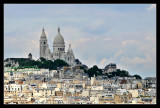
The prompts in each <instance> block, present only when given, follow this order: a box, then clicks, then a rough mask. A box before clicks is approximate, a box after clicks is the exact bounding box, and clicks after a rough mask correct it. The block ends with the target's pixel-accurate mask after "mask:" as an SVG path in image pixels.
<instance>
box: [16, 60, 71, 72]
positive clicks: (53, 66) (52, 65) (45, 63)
mask: <svg viewBox="0 0 160 108" xmlns="http://www.w3.org/2000/svg"><path fill="white" fill-rule="evenodd" d="M40 59H41V61H38V60H37V61H35V60H24V59H16V62H17V61H18V62H19V66H20V67H22V66H37V67H38V68H45V69H49V70H57V67H63V66H69V65H68V64H67V63H66V62H65V61H63V60H60V59H57V60H55V61H54V62H53V61H51V60H46V59H45V58H40Z"/></svg>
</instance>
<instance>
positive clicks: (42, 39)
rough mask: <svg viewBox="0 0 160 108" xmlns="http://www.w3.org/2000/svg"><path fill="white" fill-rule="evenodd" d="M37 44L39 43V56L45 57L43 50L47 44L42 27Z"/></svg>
mask: <svg viewBox="0 0 160 108" xmlns="http://www.w3.org/2000/svg"><path fill="white" fill-rule="evenodd" d="M39 45H40V57H43V58H45V51H46V48H47V45H48V44H47V37H46V34H45V30H44V28H43V29H42V34H41V37H40V40H39Z"/></svg>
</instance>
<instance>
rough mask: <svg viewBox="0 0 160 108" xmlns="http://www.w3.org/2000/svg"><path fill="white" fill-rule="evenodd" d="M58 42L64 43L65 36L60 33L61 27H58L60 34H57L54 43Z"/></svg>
mask: <svg viewBox="0 0 160 108" xmlns="http://www.w3.org/2000/svg"><path fill="white" fill-rule="evenodd" d="M56 43H58V44H59V43H60V44H64V38H63V36H62V35H61V34H60V28H59V27H58V34H57V35H56V36H55V38H54V40H53V44H56Z"/></svg>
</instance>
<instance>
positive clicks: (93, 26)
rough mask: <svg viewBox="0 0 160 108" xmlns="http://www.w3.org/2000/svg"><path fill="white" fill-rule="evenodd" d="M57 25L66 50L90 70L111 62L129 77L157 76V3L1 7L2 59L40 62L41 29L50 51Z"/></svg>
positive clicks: (10, 5) (18, 5)
mask: <svg viewBox="0 0 160 108" xmlns="http://www.w3.org/2000/svg"><path fill="white" fill-rule="evenodd" d="M58 25H59V26H60V28H61V34H62V36H63V37H64V40H65V45H66V51H67V49H68V46H69V43H71V46H72V49H73V52H74V54H75V57H76V58H78V59H79V60H80V61H81V62H82V63H84V64H86V65H87V66H89V67H91V66H93V65H97V66H98V67H100V68H104V66H106V65H107V64H109V63H116V64H117V67H118V68H120V69H124V70H127V71H129V73H130V74H131V75H134V74H139V75H141V76H142V77H143V78H144V77H146V76H156V5H155V4H5V5H4V58H8V57H27V56H28V54H29V53H30V52H31V53H32V54H33V59H38V57H39V38H40V35H41V32H42V28H43V27H44V28H45V32H46V34H47V38H48V43H49V47H50V50H51V52H52V51H53V48H52V43H53V39H54V37H55V35H56V34H57V27H58Z"/></svg>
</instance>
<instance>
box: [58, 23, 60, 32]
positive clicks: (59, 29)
mask: <svg viewBox="0 0 160 108" xmlns="http://www.w3.org/2000/svg"><path fill="white" fill-rule="evenodd" d="M58 33H60V28H59V25H58Z"/></svg>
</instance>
